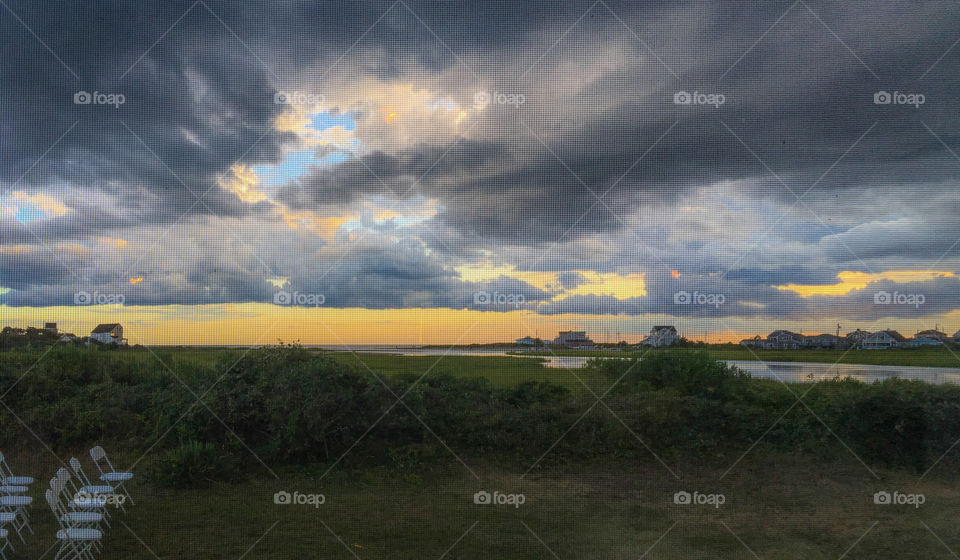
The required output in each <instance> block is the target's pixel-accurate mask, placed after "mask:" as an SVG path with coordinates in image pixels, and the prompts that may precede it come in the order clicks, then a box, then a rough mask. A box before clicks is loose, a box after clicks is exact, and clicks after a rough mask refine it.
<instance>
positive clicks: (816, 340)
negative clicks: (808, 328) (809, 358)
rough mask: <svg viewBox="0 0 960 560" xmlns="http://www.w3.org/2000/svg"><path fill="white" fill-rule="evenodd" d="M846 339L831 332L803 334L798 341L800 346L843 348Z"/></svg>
mask: <svg viewBox="0 0 960 560" xmlns="http://www.w3.org/2000/svg"><path fill="white" fill-rule="evenodd" d="M846 343H847V342H846V340H844V339H842V338H840V337H839V336H836V335H832V334H816V335H813V336H805V337H803V340H801V341H800V347H801V348H831V349H832V348H843V347H844V346H846Z"/></svg>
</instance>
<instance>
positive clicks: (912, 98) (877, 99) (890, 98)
mask: <svg viewBox="0 0 960 560" xmlns="http://www.w3.org/2000/svg"><path fill="white" fill-rule="evenodd" d="M926 102H927V97H926V96H925V95H923V94H922V93H903V92H901V91H894V92H893V93H890V92H888V91H883V90H880V91H878V92H876V93H874V94H873V104H874V105H913V107H914V109H919V108H920V106H921V105H923V104H924V103H926Z"/></svg>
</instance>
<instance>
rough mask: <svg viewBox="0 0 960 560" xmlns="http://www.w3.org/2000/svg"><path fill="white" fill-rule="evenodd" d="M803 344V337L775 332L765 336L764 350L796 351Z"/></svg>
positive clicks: (785, 332) (788, 332)
mask: <svg viewBox="0 0 960 560" xmlns="http://www.w3.org/2000/svg"><path fill="white" fill-rule="evenodd" d="M801 342H803V335H802V334H797V333H795V332H791V331H785V330H777V331H773V332H772V333H770V334H769V335H767V341H766V343H765V344H764V348H766V349H768V350H796V349H797V348H800V343H801Z"/></svg>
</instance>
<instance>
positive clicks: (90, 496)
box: [73, 492, 127, 507]
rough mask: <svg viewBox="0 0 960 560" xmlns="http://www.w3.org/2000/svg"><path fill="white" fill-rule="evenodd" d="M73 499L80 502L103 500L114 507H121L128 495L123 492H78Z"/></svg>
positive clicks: (105, 503)
mask: <svg viewBox="0 0 960 560" xmlns="http://www.w3.org/2000/svg"><path fill="white" fill-rule="evenodd" d="M73 499H74V501H78V502H103V504H104V505H108V506H114V507H120V506H122V505H123V503H124V502H125V501H127V497H126V496H124V495H123V494H113V493H109V494H102V493H100V492H77V493H76V494H74V496H73Z"/></svg>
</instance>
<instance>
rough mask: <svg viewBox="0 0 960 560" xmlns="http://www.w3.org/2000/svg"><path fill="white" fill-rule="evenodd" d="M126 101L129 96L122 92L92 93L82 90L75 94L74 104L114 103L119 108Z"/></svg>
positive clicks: (115, 107)
mask: <svg viewBox="0 0 960 560" xmlns="http://www.w3.org/2000/svg"><path fill="white" fill-rule="evenodd" d="M126 102H127V98H126V96H124V95H123V94H122V93H100V92H99V91H95V92H93V93H90V92H87V91H83V90H80V91H78V92H76V93H74V94H73V104H74V105H113V107H114V109H119V108H120V106H121V105H123V104H124V103H126Z"/></svg>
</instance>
